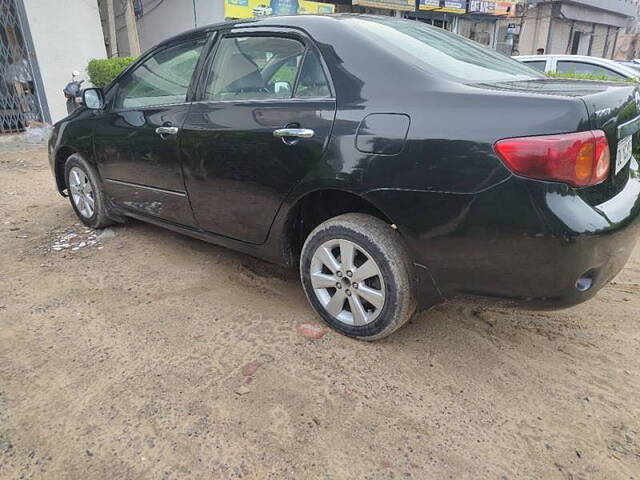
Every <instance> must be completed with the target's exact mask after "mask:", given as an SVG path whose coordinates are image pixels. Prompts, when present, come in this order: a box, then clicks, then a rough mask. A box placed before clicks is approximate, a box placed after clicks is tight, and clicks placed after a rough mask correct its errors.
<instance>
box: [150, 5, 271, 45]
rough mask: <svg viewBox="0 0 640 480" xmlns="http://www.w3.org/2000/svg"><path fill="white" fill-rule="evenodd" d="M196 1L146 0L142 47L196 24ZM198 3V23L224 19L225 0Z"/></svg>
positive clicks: (204, 23) (203, 23)
mask: <svg viewBox="0 0 640 480" xmlns="http://www.w3.org/2000/svg"><path fill="white" fill-rule="evenodd" d="M266 3H269V2H266ZM156 5H157V6H156ZM193 5H194V2H193V0H170V1H165V2H162V3H160V4H158V2H157V1H155V2H151V1H149V0H144V1H143V16H142V18H140V20H138V34H139V36H140V48H141V49H142V51H143V52H144V51H145V50H147V49H149V48H151V47H153V46H154V45H156V44H157V43H159V42H161V41H162V40H165V39H167V38H169V37H172V36H174V35H177V34H178V33H181V32H184V31H186V30H191V29H192V28H194V17H193ZM195 6H196V19H197V26H198V27H201V26H204V25H209V24H211V23H217V22H222V21H223V20H224V0H195Z"/></svg>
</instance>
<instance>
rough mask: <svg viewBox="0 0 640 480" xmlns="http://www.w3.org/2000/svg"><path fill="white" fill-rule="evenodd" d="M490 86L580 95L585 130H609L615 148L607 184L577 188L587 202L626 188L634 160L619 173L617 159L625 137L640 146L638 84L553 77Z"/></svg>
mask: <svg viewBox="0 0 640 480" xmlns="http://www.w3.org/2000/svg"><path fill="white" fill-rule="evenodd" d="M487 86H488V85H487ZM490 87H491V88H493V89H498V90H503V91H510V92H521V93H528V94H538V95H557V96H562V97H572V98H579V99H580V100H581V101H582V102H583V103H584V104H585V107H586V109H587V113H588V117H589V122H588V124H586V125H584V128H583V129H582V130H603V131H604V132H605V134H606V136H607V139H608V140H609V148H610V149H611V166H610V174H609V178H607V180H605V181H604V182H603V183H601V184H598V185H594V186H590V187H583V188H580V189H576V190H577V191H578V193H579V194H580V196H581V197H582V198H583V199H584V200H585V201H587V202H588V203H590V204H591V205H597V204H600V203H603V202H605V201H607V200H608V199H610V198H611V197H613V196H615V195H616V194H617V193H618V192H620V190H622V189H623V188H624V186H625V184H626V182H627V180H628V179H629V165H630V163H631V162H627V163H626V164H625V165H624V167H622V168H621V169H620V170H619V171H618V173H617V174H616V171H615V170H616V160H617V156H618V145H619V143H620V142H621V141H623V140H624V139H625V138H627V137H629V136H632V137H633V149H634V151H635V149H636V148H638V146H640V144H639V143H638V140H639V137H640V136H639V135H638V133H637V132H638V131H639V130H640V118H638V116H639V115H640V91H639V89H638V85H637V84H635V83H622V82H597V81H585V80H570V79H555V78H553V79H552V78H549V79H542V80H531V81H524V82H509V83H500V84H493V85H491V86H490ZM557 133H569V132H557Z"/></svg>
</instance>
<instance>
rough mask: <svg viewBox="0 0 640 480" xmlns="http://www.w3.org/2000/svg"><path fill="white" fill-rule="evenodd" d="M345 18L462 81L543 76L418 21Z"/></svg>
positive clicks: (392, 47) (420, 63) (390, 47)
mask: <svg viewBox="0 0 640 480" xmlns="http://www.w3.org/2000/svg"><path fill="white" fill-rule="evenodd" d="M346 21H347V22H348V23H349V24H351V25H352V26H353V28H354V29H355V30H358V31H360V32H361V33H364V34H366V35H367V36H368V37H370V38H373V39H374V40H375V41H376V43H377V44H378V45H379V46H380V47H381V48H384V49H386V50H388V51H389V52H391V53H396V54H398V55H403V56H407V57H410V58H412V59H413V60H414V61H415V63H416V65H417V66H418V67H419V68H421V69H422V70H425V71H427V72H433V73H440V74H444V75H446V76H448V77H451V78H453V79H455V80H458V81H461V82H464V83H487V82H509V81H519V80H531V79H538V78H545V76H544V75H542V74H541V73H540V72H537V71H536V70H534V69H532V68H530V67H527V66H526V65H523V64H522V63H520V62H517V61H515V60H513V59H512V58H510V57H507V56H506V55H503V54H501V53H498V52H496V51H494V50H490V49H488V48H485V47H482V46H481V45H480V44H478V43H476V42H474V41H472V40H467V39H466V38H464V37H461V36H459V35H455V34H453V33H449V32H447V31H445V30H443V29H441V28H436V27H430V26H428V25H425V24H424V23H421V22H417V21H409V20H391V19H389V20H387V19H384V18H373V17H367V18H362V17H360V18H356V17H352V18H348V19H346Z"/></svg>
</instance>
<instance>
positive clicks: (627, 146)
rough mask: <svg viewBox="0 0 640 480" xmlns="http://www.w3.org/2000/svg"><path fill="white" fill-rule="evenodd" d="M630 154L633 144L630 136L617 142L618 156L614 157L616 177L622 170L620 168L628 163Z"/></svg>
mask: <svg viewBox="0 0 640 480" xmlns="http://www.w3.org/2000/svg"><path fill="white" fill-rule="evenodd" d="M632 153H633V142H632V137H631V136H629V137H626V138H623V139H622V140H620V141H619V142H618V154H617V155H616V173H615V174H616V175H617V174H618V172H619V171H620V170H622V167H624V166H625V165H626V164H627V163H629V160H631V155H632Z"/></svg>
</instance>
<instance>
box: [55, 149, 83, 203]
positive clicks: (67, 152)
mask: <svg viewBox="0 0 640 480" xmlns="http://www.w3.org/2000/svg"><path fill="white" fill-rule="evenodd" d="M74 153H78V149H76V148H73V147H71V146H68V145H63V146H62V147H60V148H58V150H57V151H56V155H55V163H54V171H55V175H56V186H57V187H58V192H60V194H62V195H65V194H64V190H65V189H66V188H67V182H66V179H65V178H64V165H65V162H66V161H67V159H68V158H69V157H70V156H71V155H73V154H74ZM65 196H66V195H65Z"/></svg>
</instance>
